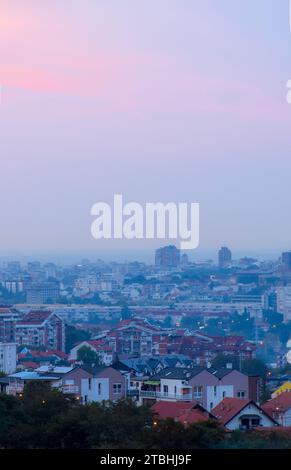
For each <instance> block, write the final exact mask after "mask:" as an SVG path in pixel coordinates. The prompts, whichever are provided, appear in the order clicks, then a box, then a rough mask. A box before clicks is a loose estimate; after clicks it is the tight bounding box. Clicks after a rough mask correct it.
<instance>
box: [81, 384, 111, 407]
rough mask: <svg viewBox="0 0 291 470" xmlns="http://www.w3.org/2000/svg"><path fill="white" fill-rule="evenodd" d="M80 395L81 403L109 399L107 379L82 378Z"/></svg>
mask: <svg viewBox="0 0 291 470" xmlns="http://www.w3.org/2000/svg"><path fill="white" fill-rule="evenodd" d="M81 397H82V403H90V402H92V401H103V400H109V379H101V378H100V379H99V378H89V379H82V380H81Z"/></svg>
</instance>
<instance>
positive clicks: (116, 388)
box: [113, 384, 122, 395]
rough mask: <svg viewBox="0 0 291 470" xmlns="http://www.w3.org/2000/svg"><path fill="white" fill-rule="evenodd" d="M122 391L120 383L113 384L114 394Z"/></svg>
mask: <svg viewBox="0 0 291 470" xmlns="http://www.w3.org/2000/svg"><path fill="white" fill-rule="evenodd" d="M121 391H122V385H121V384H113V393H114V395H120V394H121Z"/></svg>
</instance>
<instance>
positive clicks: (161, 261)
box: [155, 245, 180, 268]
mask: <svg viewBox="0 0 291 470" xmlns="http://www.w3.org/2000/svg"><path fill="white" fill-rule="evenodd" d="M179 264H180V250H178V248H176V247H175V246H174V245H169V246H164V247H162V248H159V249H158V250H156V255H155V265H156V266H161V267H164V268H176V267H177V266H178V265H179Z"/></svg>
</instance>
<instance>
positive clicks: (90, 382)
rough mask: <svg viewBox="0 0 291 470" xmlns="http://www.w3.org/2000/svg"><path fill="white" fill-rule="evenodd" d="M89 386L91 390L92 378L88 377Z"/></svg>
mask: <svg viewBox="0 0 291 470" xmlns="http://www.w3.org/2000/svg"><path fill="white" fill-rule="evenodd" d="M88 388H89V390H91V388H92V379H88Z"/></svg>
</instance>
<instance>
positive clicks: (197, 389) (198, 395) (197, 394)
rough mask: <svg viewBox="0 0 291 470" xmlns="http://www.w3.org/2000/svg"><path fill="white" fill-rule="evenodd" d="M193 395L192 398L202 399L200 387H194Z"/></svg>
mask: <svg viewBox="0 0 291 470" xmlns="http://www.w3.org/2000/svg"><path fill="white" fill-rule="evenodd" d="M193 394H194V398H202V387H201V386H200V385H199V386H196V387H194V390H193Z"/></svg>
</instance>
